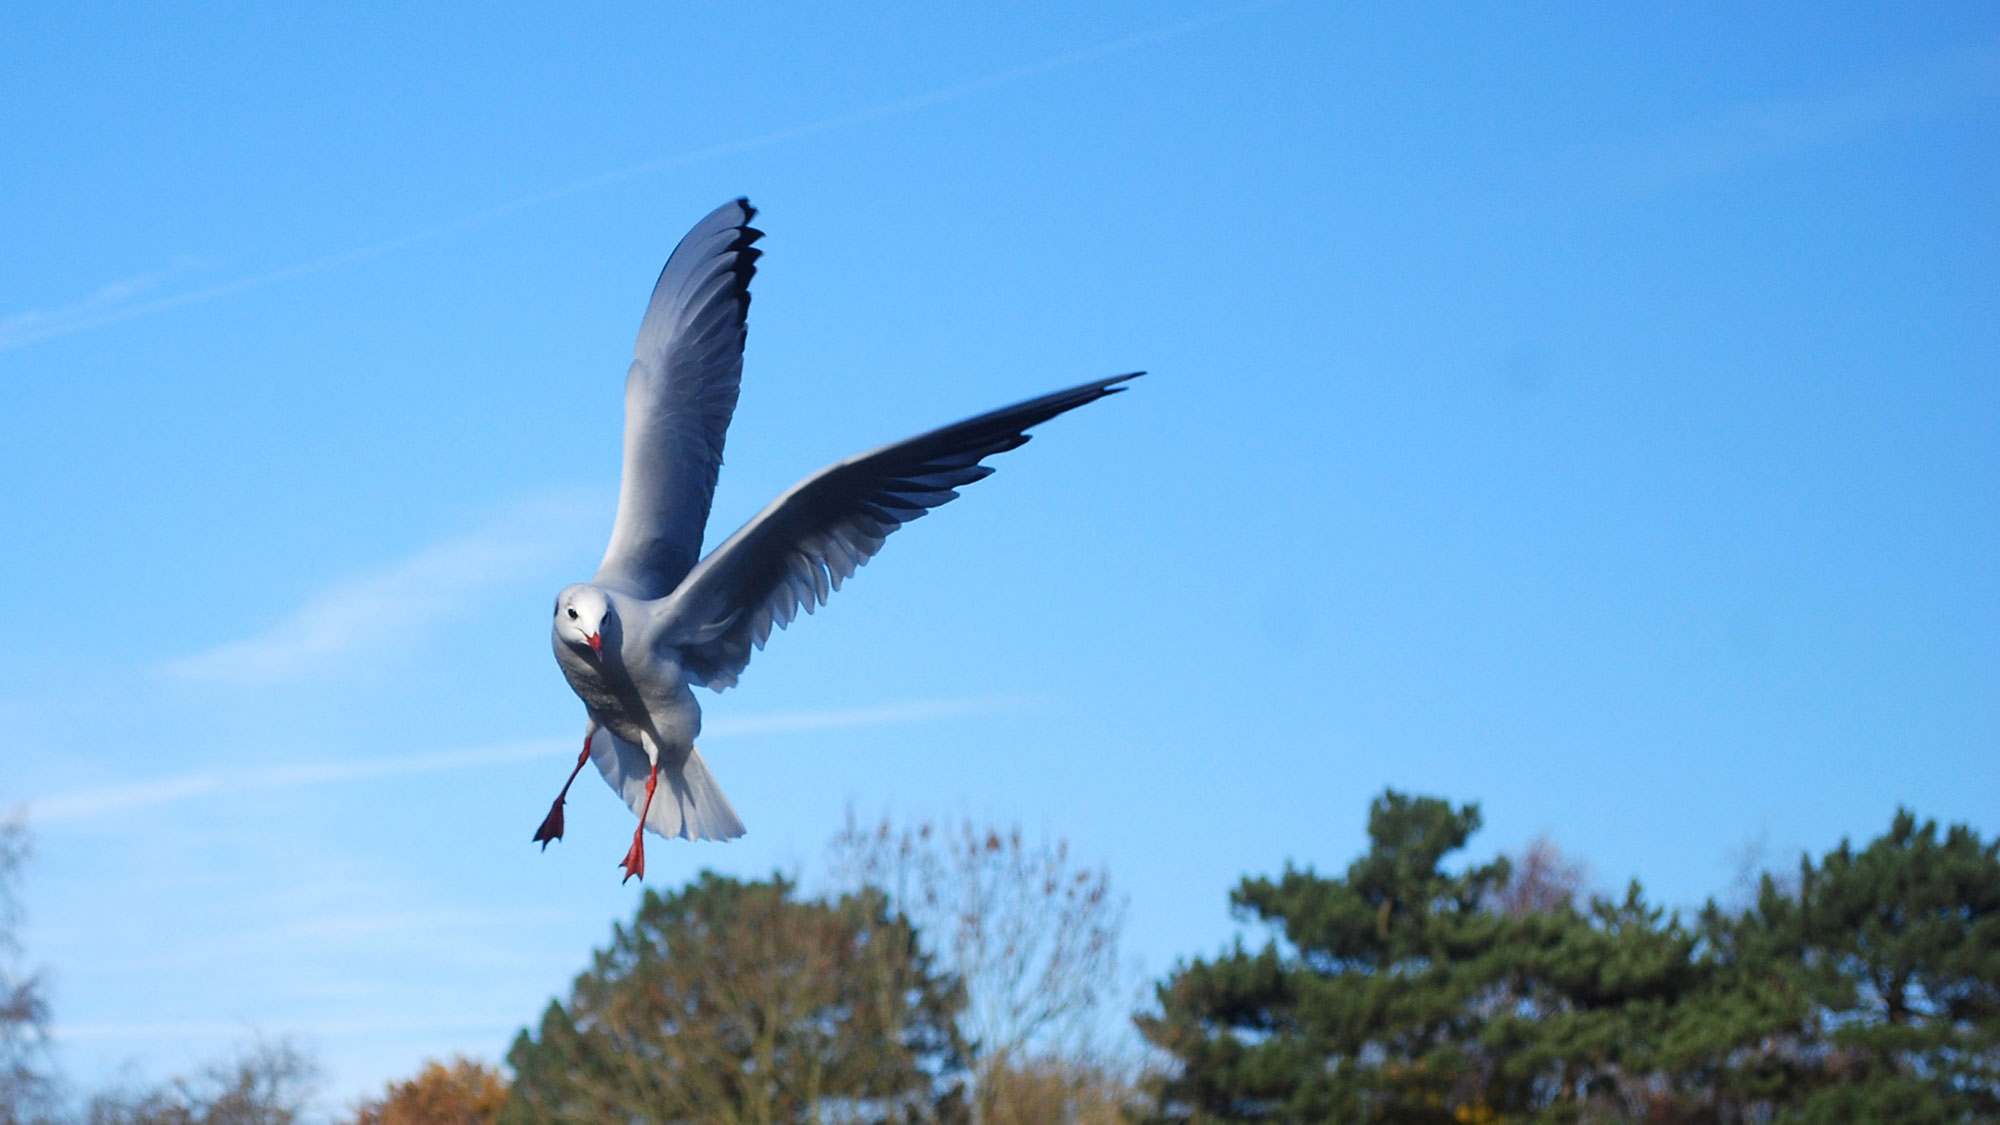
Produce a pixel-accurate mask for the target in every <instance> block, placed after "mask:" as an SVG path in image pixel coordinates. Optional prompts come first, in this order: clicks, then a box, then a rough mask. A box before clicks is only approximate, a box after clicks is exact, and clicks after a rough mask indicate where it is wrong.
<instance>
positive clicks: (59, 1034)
mask: <svg viewBox="0 0 2000 1125" xmlns="http://www.w3.org/2000/svg"><path fill="white" fill-rule="evenodd" d="M520 1026H521V1020H520V1017H519V1016H517V1015H513V1014H510V1013H499V1012H490V1013H489V1012H480V1013H472V1012H468V1013H464V1014H459V1015H451V1014H445V1015H427V1016H422V1017H419V1018H413V1019H412V1018H406V1019H391V1018H385V1017H382V1016H359V1017H350V1018H345V1019H341V1018H320V1019H308V1020H304V1021H297V1022H296V1024H295V1025H288V1031H290V1032H291V1033H292V1034H304V1035H308V1036H312V1037H314V1038H326V1039H344V1038H350V1037H360V1038H366V1037H369V1036H375V1035H394V1034H404V1035H407V1034H412V1033H422V1034H467V1035H486V1034H491V1033H493V1032H496V1031H497V1032H504V1031H512V1030H514V1029H515V1028H518V1027H520ZM50 1031H51V1036H52V1038H54V1039H55V1040H56V1042H58V1043H78V1042H85V1041H95V1040H112V1041H116V1040H140V1041H143V1040H159V1039H169V1040H180V1039H197V1040H243V1039H254V1038H255V1037H256V1033H257V1031H256V1028H255V1027H254V1026H253V1025H250V1024H247V1023H241V1022H236V1021H231V1020H147V1021H135V1022H131V1023H109V1022H107V1023H90V1022H80V1023H58V1024H56V1025H55V1026H54V1027H53V1028H51V1029H50Z"/></svg>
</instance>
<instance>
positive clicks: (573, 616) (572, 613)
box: [569, 607, 576, 621]
mask: <svg viewBox="0 0 2000 1125" xmlns="http://www.w3.org/2000/svg"><path fill="white" fill-rule="evenodd" d="M569 619H570V620H571V621H575V620H576V609H575V608H574V607H572V608H571V609H570V611H569Z"/></svg>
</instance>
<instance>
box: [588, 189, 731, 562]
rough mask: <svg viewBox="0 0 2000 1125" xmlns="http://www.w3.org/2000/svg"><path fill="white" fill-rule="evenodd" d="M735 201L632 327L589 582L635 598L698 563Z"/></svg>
mask: <svg viewBox="0 0 2000 1125" xmlns="http://www.w3.org/2000/svg"><path fill="white" fill-rule="evenodd" d="M756 213H757V210H756V208H754V207H752V206H750V201H749V200H747V199H737V200H734V201H732V202H729V203H725V204H723V205H722V206H720V207H718V208H716V209H715V210H714V211H712V212H710V213H709V215H708V217H707V218H705V219H703V220H702V221H701V222H699V223H696V224H695V226H694V229H693V230H690V231H688V233H687V236H686V237H685V238H682V239H681V241H680V245H678V246H676V247H674V252H673V254H671V255H670V256H669V257H668V258H667V264H666V268H664V269H662V270H661V271H660V280H659V281H658V283H656V284H655V285H654V286H653V299H652V301H651V302H650V303H649V304H647V306H646V316H645V319H644V320H642V321H640V322H639V344H638V347H637V348H635V349H634V351H633V359H632V367H631V370H630V371H629V372H627V373H626V376H625V469H624V473H623V475H622V476H621V477H620V479H619V483H618V520H617V522H616V523H615V524H613V526H612V529H611V546H610V547H609V548H607V549H606V550H605V552H604V562H603V563H602V564H600V565H599V566H598V569H597V577H596V578H594V579H592V581H593V582H594V583H595V584H597V585H599V586H606V587H609V588H611V589H613V590H617V591H619V592H621V593H625V594H630V595H632V596H633V597H637V598H647V599H651V598H658V597H663V596H665V595H666V594H667V593H668V592H669V591H671V590H672V589H673V588H674V587H675V586H676V585H677V584H679V582H680V580H681V579H682V578H684V577H686V575H687V573H688V570H689V569H690V568H692V567H693V566H694V562H695V559H696V557H697V556H699V554H700V553H701V532H702V528H703V526H704V525H706V524H707V523H708V506H709V502H710V500H712V499H713V497H714V495H715V477H716V473H717V472H719V471H720V470H721V468H722V442H723V438H724V436H725V435H726V434H727V433H728V432H729V418H730V416H731V415H732V414H734V413H735V412H736V391H737V387H738V385H739V384H740V382H741V380H742V376H743V337H744V323H743V319H744V315H745V313H747V312H748V311H749V308H750V277H751V275H752V274H754V273H755V272H756V269H757V265H756V263H757V258H758V257H759V256H760V255H761V254H762V253H763V252H762V251H760V250H758V249H756V248H755V247H754V246H752V245H751V244H752V243H754V242H756V241H757V240H758V239H759V238H762V237H763V232H762V231H759V230H756V229H754V228H752V227H751V226H750V225H749V223H750V219H751V216H753V215H755V214H756Z"/></svg>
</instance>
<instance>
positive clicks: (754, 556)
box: [535, 199, 1142, 879]
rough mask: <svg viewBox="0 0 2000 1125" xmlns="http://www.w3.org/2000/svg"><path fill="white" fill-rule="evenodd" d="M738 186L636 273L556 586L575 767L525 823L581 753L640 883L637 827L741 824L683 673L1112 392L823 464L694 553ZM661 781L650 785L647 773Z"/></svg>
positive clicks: (709, 471)
mask: <svg viewBox="0 0 2000 1125" xmlns="http://www.w3.org/2000/svg"><path fill="white" fill-rule="evenodd" d="M755 214H756V209H755V208H753V207H751V206H750V201H749V200H747V199H738V200H735V201H733V202H730V203H725V204H723V205H722V206H721V207H718V208H716V209H715V210H714V211H713V212H710V214H709V215H708V217H707V218H705V219H703V220H702V221H701V222H699V223H696V224H695V226H694V229H693V230H691V231H689V232H688V233H687V236H686V237H685V238H683V239H681V241H680V245H678V246H676V247H674V252H673V254H672V255H671V256H669V257H668V258H667V264H666V268H664V269H662V270H661V271H660V280H659V282H658V283H657V284H655V285H654V286H653V297H652V300H651V301H650V302H649V303H648V304H647V306H646V315H645V318H644V319H642V320H641V321H640V322H639V343H638V347H637V348H636V349H635V353H634V358H633V360H632V367H631V369H630V371H629V372H627V374H626V376H625V464H624V473H623V476H622V478H621V480H620V482H619V489H618V516H617V519H616V522H615V523H614V524H613V525H612V529H611V545H610V547H609V548H608V549H607V550H606V551H605V552H604V561H603V563H602V564H600V565H599V567H598V569H597V575H596V577H594V578H592V579H591V580H590V581H589V582H584V583H579V584H577V585H574V586H570V587H568V588H566V589H564V590H563V591H562V593H560V594H558V595H556V604H555V627H554V640H553V643H554V646H555V653H556V663H557V664H559V665H561V667H562V672H563V676H564V678H566V679H568V680H569V685H570V687H571V688H573V689H575V691H576V694H577V696H578V697H579V698H581V699H582V700H583V705H584V707H585V709H586V710H587V712H588V717H587V719H586V721H585V724H584V733H583V750H582V752H581V753H579V754H578V755H577V759H576V768H575V769H572V770H571V771H570V774H569V780H568V781H565V782H564V783H563V787H562V791H561V792H559V793H557V794H556V799H555V804H554V805H553V806H552V807H551V808H550V809H549V815H548V818H547V819H545V820H544V821H542V826H541V827H540V828H539V829H537V830H536V832H535V839H536V840H537V841H540V842H541V845H542V847H543V849H544V850H546V849H547V848H548V843H549V841H550V840H559V839H561V838H562V831H563V800H564V798H566V797H567V796H568V795H569V787H570V785H571V783H573V782H575V781H576V775H577V773H578V772H580V771H581V770H582V769H583V765H584V763H585V762H595V763H596V764H597V769H598V772H599V773H602V774H603V775H604V780H605V781H606V782H608V783H609V784H610V786H611V788H612V789H613V790H614V791H616V792H617V793H618V795H619V796H620V797H622V798H624V800H625V803H626V804H627V805H630V806H631V807H632V810H633V811H634V812H636V813H638V814H639V825H638V827H636V828H634V829H633V830H632V847H631V848H630V850H628V851H627V852H626V853H625V858H624V860H623V861H621V864H620V866H622V867H623V868H624V870H625V878H626V879H631V878H632V877H633V876H635V875H636V876H639V877H640V878H642V879H643V878H644V877H645V874H646V852H645V840H644V832H645V830H646V829H648V828H650V829H652V830H653V831H654V832H656V833H658V834H660V835H661V836H665V837H670V838H671V837H681V838H683V839H689V840H728V839H733V838H735V837H737V836H741V835H742V834H743V822H742V821H741V820H740V819H738V818H737V816H736V810H735V809H733V808H731V807H730V805H729V799H728V798H727V797H724V796H723V795H722V789H721V788H720V787H719V786H718V785H717V784H716V782H715V777H714V775H713V774H711V773H709V770H708V764H707V763H706V762H704V761H702V757H701V754H700V752H699V751H697V750H696V749H695V746H694V740H695V736H696V735H697V734H699V733H700V731H701V706H700V705H699V704H698V703H697V702H696V701H695V696H694V691H693V688H695V687H697V686H700V687H706V688H709V689H710V690H712V691H721V690H723V689H724V688H728V687H732V686H734V685H735V683H736V679H737V677H738V676H740V675H742V674H743V668H744V666H745V665H747V664H748V663H749V662H750V650H751V649H752V647H756V648H762V647H764V642H765V641H766V640H768V639H769V638H770V635H771V630H772V629H773V628H774V627H775V628H780V629H782V628H784V627H785V626H787V625H789V624H790V623H791V621H792V619H793V617H795V616H797V614H798V612H799V610H800V609H804V610H805V611H806V612H807V613H811V612H812V611H813V610H814V609H815V608H816V607H817V606H818V605H820V604H822V603H824V602H825V601H826V600H827V598H828V596H829V595H830V594H831V593H832V592H833V591H834V590H838V589H839V588H840V584H841V582H842V580H844V579H846V578H848V577H849V576H851V575H852V574H853V573H854V571H855V569H856V568H858V567H860V566H862V565H863V564H865V563H866V562H867V561H868V560H869V559H870V558H872V557H874V555H875V552H877V551H879V550H881V549H882V542H883V540H885V539H886V538H888V536H889V533H890V532H893V531H895V530H896V529H897V528H899V527H901V526H903V525H904V524H906V523H908V522H910V521H911V520H913V519H916V518H918V517H919V516H922V515H924V514H925V513H926V512H928V511H929V510H930V509H932V508H935V507H937V506H939V505H940V504H945V503H948V502H950V501H951V500H953V499H956V498H957V496H958V492H957V491H956V490H957V489H958V488H959V487H960V486H962V485H967V484H971V483H972V482H973V481H976V480H979V479H981V478H982V477H985V476H986V475H987V474H989V473H991V472H992V471H993V470H992V469H990V468H988V467H987V466H985V465H982V464H980V462H981V461H982V460H984V459H985V458H987V457H990V456H992V455H993V454H996V453H1004V452H1006V451H1007V450H1009V449H1013V448H1015V447H1017V446H1020V445H1022V444H1024V443H1026V442H1027V440H1028V434H1027V430H1028V429H1029V427H1032V426H1035V425H1038V424H1040V423H1042V422H1046V421H1048V420H1049V419H1051V418H1053V417H1055V416H1056V415H1058V414H1061V413H1063V412H1064V411H1067V410H1074V409H1075V408H1077V407H1079V406H1082V405H1083V404H1085V403H1087V402H1095V401H1096V400H1098V399H1100V398H1103V397H1104V396H1106V395H1109V394H1116V393H1117V392H1119V391H1121V390H1123V389H1124V387H1123V386H1121V384H1123V383H1124V382H1126V381H1127V380H1129V379H1132V378H1135V377H1137V375H1138V374H1142V373H1140V372H1135V373H1133V374H1130V375H1119V376H1117V377H1115V378H1111V379H1099V380H1097V381H1095V382H1091V383H1085V384H1083V385H1082V386H1078V387H1071V388H1070V389H1068V390H1064V391H1057V392H1055V393H1054V394H1047V395H1043V396H1042V397H1040V398H1036V399H1030V400H1028V401H1026V402H1022V403H1017V404H1015V405H1013V406H1008V407H1002V408H1001V409H999V410H995V411H992V412H990V413H986V414H981V415H979V416H978V417H976V418H968V419H966V420H965V421H963V422H958V423H955V424H953V425H949V426H945V427H943V428H941V429H936V430H932V431H930V432H929V433H924V434H918V435H917V436H916V437H913V438H906V439H904V440H902V441H899V442H895V443H893V444H890V445H885V446H882V447H881V448H879V449H873V450H870V451H868V452H866V453H861V454H857V455H855V456H853V457H849V458H847V459H846V460H844V461H837V462H835V463H833V464H831V465H829V466H827V467H826V468H824V469H821V470H820V471H819V472H817V473H814V474H813V475H811V476H809V477H807V478H806V479H804V480H802V481H800V482H799V483H798V484H796V485H793V486H792V487H791V489H790V490H789V491H787V492H786V493H785V494H784V495H782V496H780V497H778V498H777V499H776V500H774V501H772V503H771V505H770V506H769V507H767V508H765V509H764V510H763V511H761V512H759V513H757V515H756V516H754V517H752V518H751V520H750V522H748V523H746V524H744V525H743V526H742V527H741V528H739V529H737V532H736V534H734V535H731V536H730V537H729V538H728V539H726V540H724V541H723V543H722V545H721V546H719V547H717V548H716V549H715V550H713V551H711V552H710V553H709V554H708V556H707V557H706V558H701V559H700V560H699V561H697V556H698V555H699V553H700V550H701V540H702V531H703V528H704V527H705V526H706V524H707V523H708V509H709V503H710V501H711V499H712V498H713V496H714V493H715V478H716V473H717V472H718V471H719V470H720V469H721V467H722V443H723V437H724V435H725V434H726V433H727V431H728V429H729V419H730V416H731V415H732V414H733V413H735V410H736V395H737V388H738V384H739V383H740V381H741V378H742V374H743V338H744V332H745V329H744V316H745V314H746V313H747V312H748V311H749V308H750V277H751V275H752V274H753V273H755V272H756V263H757V258H758V257H759V256H760V255H761V254H762V253H763V252H762V251H760V250H758V249H757V248H756V246H755V245H754V244H755V243H756V241H757V240H758V239H759V238H761V237H763V232H761V231H758V230H756V229H755V228H753V227H751V226H750V225H749V223H750V219H751V217H752V216H753V215H755ZM663 777H664V778H665V780H666V783H667V792H666V793H665V794H662V795H660V799H658V800H655V796H654V790H655V789H656V788H657V787H658V786H659V783H660V781H661V779H662V778H663Z"/></svg>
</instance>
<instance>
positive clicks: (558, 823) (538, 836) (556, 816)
mask: <svg viewBox="0 0 2000 1125" xmlns="http://www.w3.org/2000/svg"><path fill="white" fill-rule="evenodd" d="M589 760H590V735H587V734H586V735H584V736H583V753H581V754H578V755H577V756H576V768H575V769H573V770H571V771H569V781H565V782H563V787H562V792H560V793H558V794H556V803H555V804H553V805H551V806H549V815H548V816H547V817H545V818H543V820H542V826H541V827H540V828H537V829H535V842H537V843H539V844H541V845H542V850H543V851H548V850H549V841H550V840H560V839H562V829H563V821H562V807H563V798H564V797H567V796H569V787H570V782H573V781H575V780H576V775H577V774H579V773H581V772H582V771H583V763H585V762H588V761H589Z"/></svg>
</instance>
